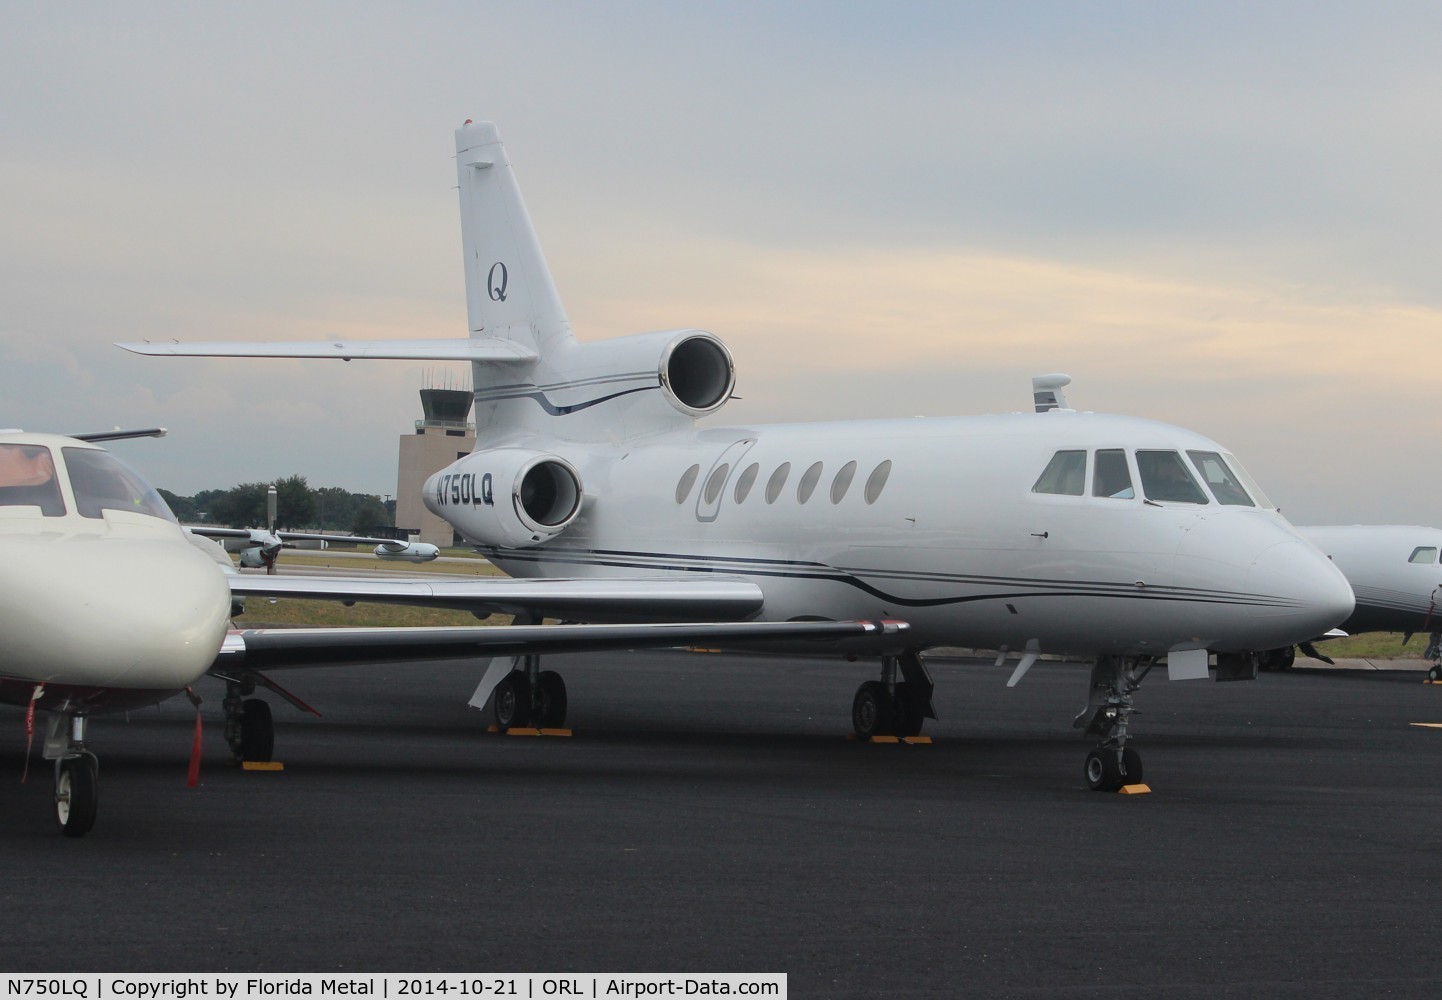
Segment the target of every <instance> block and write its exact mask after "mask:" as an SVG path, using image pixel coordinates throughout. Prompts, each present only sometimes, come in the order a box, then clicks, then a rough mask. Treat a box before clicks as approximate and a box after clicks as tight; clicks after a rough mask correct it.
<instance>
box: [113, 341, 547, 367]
mask: <svg viewBox="0 0 1442 1000" xmlns="http://www.w3.org/2000/svg"><path fill="white" fill-rule="evenodd" d="M115 346H116V347H119V348H121V349H123V350H127V351H130V352H131V353H132V354H144V355H147V356H148V357H156V358H333V359H336V360H340V361H352V360H354V361H490V362H495V363H498V364H529V363H531V362H533V361H535V360H536V359H537V357H538V355H537V354H536V352H535V351H533V350H531V349H530V348H528V347H526V346H525V345H523V344H518V343H516V342H515V341H513V340H502V339H501V338H499V337H476V338H473V339H471V340H459V339H450V340H315V341H310V340H288V341H285V340H278V341H273V342H271V343H260V342H247V341H243V340H216V341H210V342H201V341H193V342H187V343H183V344H182V343H169V344H152V343H148V342H146V343H139V344H134V343H132V344H116V345H115Z"/></svg>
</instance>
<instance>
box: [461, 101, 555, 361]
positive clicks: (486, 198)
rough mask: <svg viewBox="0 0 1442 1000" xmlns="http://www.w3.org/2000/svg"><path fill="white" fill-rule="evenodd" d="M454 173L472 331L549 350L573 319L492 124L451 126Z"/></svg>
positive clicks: (543, 351) (542, 351)
mask: <svg viewBox="0 0 1442 1000" xmlns="http://www.w3.org/2000/svg"><path fill="white" fill-rule="evenodd" d="M456 174H457V177H458V180H459V183H460V191H461V246H462V248H463V250H464V253H465V272H466V314H467V317H468V318H469V321H470V336H471V337H473V338H475V337H496V338H500V339H502V340H510V341H514V342H515V343H517V344H518V345H519V346H522V347H525V348H529V349H530V350H531V351H534V352H537V353H539V354H541V355H542V356H543V357H544V356H545V355H547V354H550V355H552V356H554V355H555V354H556V353H557V352H558V349H561V348H563V346H564V345H565V344H568V343H569V342H570V341H571V340H572V337H571V324H570V321H569V320H567V319H566V312H565V310H564V309H563V308H562V307H561V298H560V296H559V295H558V294H556V286H555V285H554V284H553V283H552V281H551V272H550V270H549V269H548V268H547V267H546V259H545V257H544V256H542V254H541V244H540V241H538V240H537V239H536V232H535V230H534V229H533V228H532V227H531V218H530V216H529V215H527V214H526V206H525V203H524V202H523V201H522V200H521V189H520V188H519V187H518V186H517V184H516V176H515V172H514V171H513V170H512V169H511V162H510V160H509V159H507V157H506V150H505V147H504V146H502V145H501V136H500V133H499V132H498V131H497V129H496V126H495V125H493V124H492V123H490V122H474V123H473V122H470V121H467V122H466V123H465V124H464V125H462V126H461V127H460V128H458V129H456ZM477 374H481V373H479V372H478V373H477ZM477 388H480V384H479V383H478V384H477Z"/></svg>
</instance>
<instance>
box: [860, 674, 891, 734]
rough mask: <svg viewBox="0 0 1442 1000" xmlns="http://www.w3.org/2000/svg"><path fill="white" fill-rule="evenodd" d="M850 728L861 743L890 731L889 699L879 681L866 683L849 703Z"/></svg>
mask: <svg viewBox="0 0 1442 1000" xmlns="http://www.w3.org/2000/svg"><path fill="white" fill-rule="evenodd" d="M851 728H852V729H854V730H855V731H856V738H857V739H858V740H861V741H862V742H863V743H864V742H866V741H867V740H870V739H871V738H872V737H873V736H884V735H886V734H887V733H889V732H890V731H891V699H890V698H889V697H888V696H887V694H886V687H885V686H884V685H883V684H882V683H881V682H880V681H867V682H866V683H865V684H863V685H861V687H859V688H857V689H856V697H855V698H853V699H852V701H851Z"/></svg>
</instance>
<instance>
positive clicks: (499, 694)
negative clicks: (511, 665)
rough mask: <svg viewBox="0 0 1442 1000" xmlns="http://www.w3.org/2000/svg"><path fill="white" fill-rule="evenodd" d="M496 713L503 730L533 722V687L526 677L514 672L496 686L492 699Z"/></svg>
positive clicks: (497, 722) (498, 723)
mask: <svg viewBox="0 0 1442 1000" xmlns="http://www.w3.org/2000/svg"><path fill="white" fill-rule="evenodd" d="M491 700H492V702H493V703H494V704H493V707H494V708H495V713H496V725H498V726H500V727H501V728H502V729H515V728H518V727H520V726H524V725H527V724H529V723H530V721H531V686H530V684H529V683H528V682H527V680H526V675H525V674H523V673H520V672H519V671H513V672H512V673H509V674H507V675H506V678H505V679H504V680H503V681H501V683H499V684H497V685H496V693H495V695H494V696H493V697H492V699H491Z"/></svg>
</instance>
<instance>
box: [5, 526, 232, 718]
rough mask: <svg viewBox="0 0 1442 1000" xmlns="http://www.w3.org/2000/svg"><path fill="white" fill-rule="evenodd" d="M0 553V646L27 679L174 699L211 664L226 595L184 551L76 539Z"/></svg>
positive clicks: (217, 579)
mask: <svg viewBox="0 0 1442 1000" xmlns="http://www.w3.org/2000/svg"><path fill="white" fill-rule="evenodd" d="M8 554H9V556H10V558H9V559H8V560H7V566H6V573H5V576H6V577H7V582H8V583H10V584H13V586H10V587H7V591H8V592H9V594H10V599H9V600H8V601H7V606H6V607H5V608H3V609H0V610H3V614H0V619H4V622H3V624H4V625H5V626H6V628H5V629H4V631H5V636H4V640H3V642H0V648H3V650H4V652H5V654H6V655H5V659H6V660H7V661H8V662H12V663H14V664H15V665H16V666H18V667H20V668H22V669H23V670H24V671H25V673H26V675H27V676H34V677H35V679H37V680H44V681H47V682H52V683H64V684H74V685H77V686H93V687H116V688H130V689H144V690H166V691H173V690H175V689H177V688H181V687H184V686H186V685H188V684H191V683H193V682H194V681H195V680H196V679H197V678H199V677H200V676H201V675H202V674H203V673H204V672H205V671H206V669H208V668H209V666H210V665H211V664H212V663H213V662H214V660H215V656H216V653H217V651H218V650H219V649H220V643H221V641H222V640H223V639H224V637H225V629H226V626H227V624H228V615H229V610H230V588H229V585H228V584H227V583H226V581H225V577H224V574H223V573H222V572H221V570H220V569H219V567H217V566H216V565H215V564H214V563H213V562H211V561H210V560H209V559H207V558H206V557H205V555H204V554H202V553H201V552H200V551H198V550H197V549H195V548H194V547H193V546H191V545H190V544H189V543H187V542H185V541H183V540H180V539H179V538H167V539H163V540H162V539H156V538H123V539H122V538H114V537H105V536H78V537H73V538H70V539H63V540H56V541H52V542H49V543H48V544H30V545H26V546H24V547H23V548H22V547H18V546H16V547H13V548H11V549H10V550H9V552H8Z"/></svg>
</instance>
